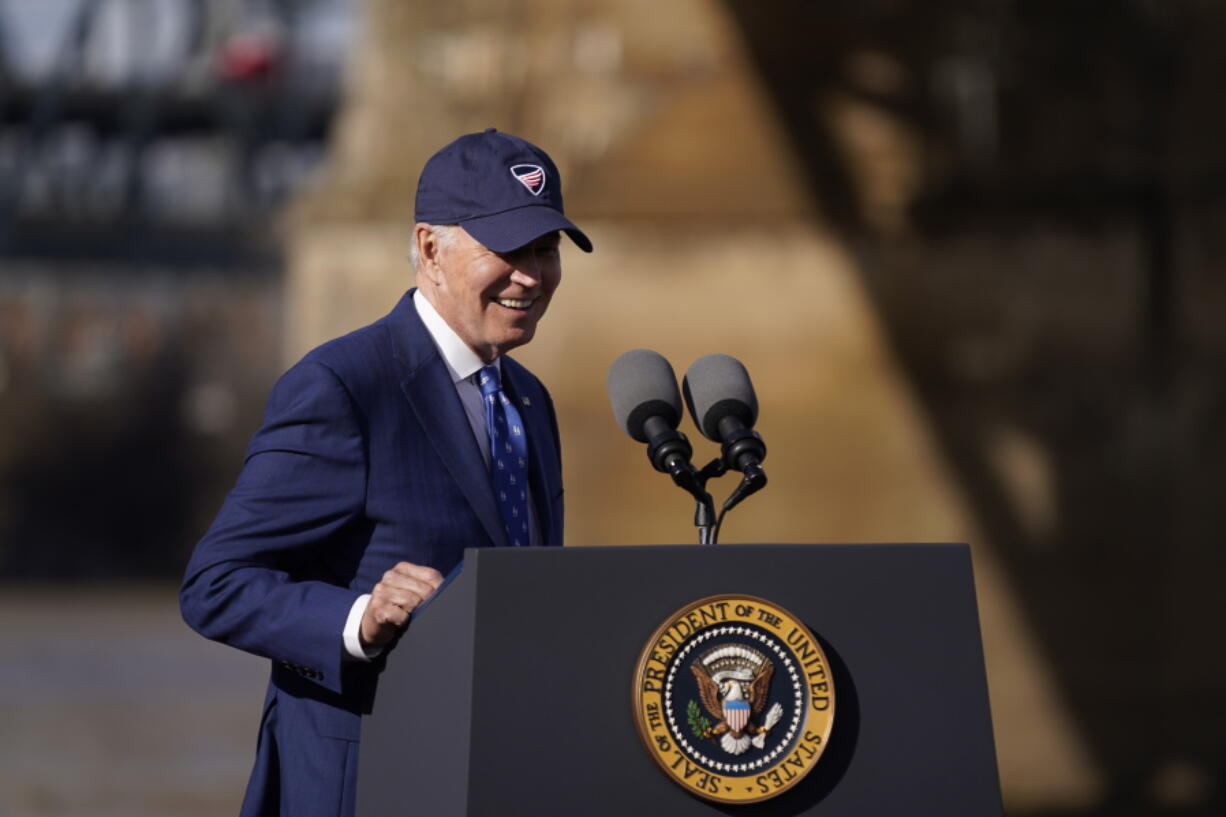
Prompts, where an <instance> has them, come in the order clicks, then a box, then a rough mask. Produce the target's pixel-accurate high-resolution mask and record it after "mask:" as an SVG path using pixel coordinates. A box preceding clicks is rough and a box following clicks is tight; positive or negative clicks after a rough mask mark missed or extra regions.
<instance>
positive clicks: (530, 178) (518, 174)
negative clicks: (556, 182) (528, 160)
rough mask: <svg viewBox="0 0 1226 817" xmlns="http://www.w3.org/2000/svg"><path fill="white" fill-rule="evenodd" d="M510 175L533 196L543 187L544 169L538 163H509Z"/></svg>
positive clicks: (539, 192)
mask: <svg viewBox="0 0 1226 817" xmlns="http://www.w3.org/2000/svg"><path fill="white" fill-rule="evenodd" d="M511 175H512V176H514V177H515V178H517V179H519V182H520V184H522V185H523V186H524V187H526V188H528V192H529V193H531V194H532V195H534V196H539V195H540V194H541V191H542V190H544V189H545V169H544V168H542V167H541V166H540V165H511Z"/></svg>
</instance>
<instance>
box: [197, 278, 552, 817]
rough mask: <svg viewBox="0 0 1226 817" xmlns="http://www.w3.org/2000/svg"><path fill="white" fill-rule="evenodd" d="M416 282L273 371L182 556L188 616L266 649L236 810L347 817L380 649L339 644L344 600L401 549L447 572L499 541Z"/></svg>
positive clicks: (544, 402) (542, 469)
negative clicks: (226, 477)
mask: <svg viewBox="0 0 1226 817" xmlns="http://www.w3.org/2000/svg"><path fill="white" fill-rule="evenodd" d="M411 294H412V293H411V292H410V293H408V294H406V295H405V296H404V297H403V298H402V299H401V301H400V303H399V304H397V306H396V308H395V309H394V310H393V311H392V312H391V314H390V315H388V316H387V317H385V318H383V319H382V320H380V321H378V322H376V323H374V324H372V325H370V326H368V327H365V328H363V329H359V330H358V331H356V332H353V333H351V334H349V335H346V336H344V337H342V338H338V339H337V340H334V341H331V342H330V343H327V344H325V345H323V346H321V347H319V348H318V349H316V350H314V351H313V352H311V353H310V354H308V355H307V356H306V357H305V358H303V359H302V361H300V362H299V363H298V364H297V365H295V366H294V367H293V368H292V369H290V370H289V371H288V372H286V374H285V375H284V376H283V377H282V378H281V380H280V381H279V382H278V383H277V385H276V387H275V388H274V389H273V392H272V396H271V398H270V399H269V402H268V408H267V411H266V412H265V416H264V422H263V425H262V427H261V428H260V430H259V431H258V432H256V434H255V436H254V437H253V438H252V440H251V444H250V446H249V448H248V450H247V458H246V462H245V464H244V466H243V471H242V474H241V475H240V476H239V478H238V483H237V484H236V486H235V487H234V490H233V491H231V493H230V494H229V496H228V497H227V499H226V501H225V504H224V505H223V506H222V508H221V511H220V512H219V513H218V515H217V519H216V520H215V521H214V522H213V525H212V527H211V528H210V529H209V531H208V533H207V534H206V535H205V537H204V538H203V539H202V540H201V541H200V543H199V544H198V545H197V546H196V550H195V552H194V553H193V555H192V558H191V562H190V564H189V565H188V568H187V576H186V579H185V581H184V584H183V589H182V592H181V594H180V600H181V605H182V610H183V617H184V619H185V620H186V621H187V622H188V624H190V625H191V626H192V628H194V629H195V630H197V631H198V632H200V633H201V634H203V635H205V636H207V637H208V638H212V639H216V640H218V641H222V642H224V643H226V644H230V645H232V646H235V647H238V648H239V649H242V650H246V651H248V652H252V653H255V654H256V655H262V656H266V657H268V658H271V659H272V660H273V667H272V679H271V681H270V683H269V688H268V694H267V697H266V699H265V705H264V714H263V720H262V722H261V726H260V736H259V745H258V748H257V751H256V764H255V769H254V771H253V772H252V777H251V782H250V784H249V786H248V789H247V796H246V799H245V800H244V802H243V809H242V814H243V815H244V817H246V816H247V815H274V814H282V815H293V817H310V815H328V817H334V816H335V815H349V814H352V813H353V801H354V794H355V791H356V783H357V781H356V775H357V741H358V736H359V728H360V723H361V717H360V716H361V713H363V712H369V711H370V706H371V702H372V701H373V698H374V693H375V682H376V678H377V675H378V672H379V671H380V670H381V669H382V666H383V661H382V660H376V661H374V662H371V663H364V662H357V661H353V660H350V659H347V658H345V657H344V646H343V644H342V639H341V633H342V631H343V629H344V626H345V621H346V618H347V617H348V615H349V611H350V608H351V607H352V606H353V603H354V601H355V600H356V599H357V597H358V596H359V595H360V594H362V593H368V592H370V590H371V588H372V587H373V586H374V585H375V583H376V582H378V581H379V579H380V577H382V575H383V573H384V572H385V571H386V570H388V568H390V567H391V566H392V565H394V564H395V563H397V562H400V561H409V562H414V563H416V564H423V565H430V566H431V567H434V568H436V569H438V570H439V571H440V572H442V573H444V574H446V573H447V572H448V571H449V570H451V568H453V567H454V566H455V565H456V564H457V563H458V562H459V560H460V558H461V555H462V553H463V549H464V548H465V547H477V546H499V545H505V544H506V538H505V534H504V533H503V529H502V522H501V519H500V517H499V514H498V508H497V506H496V504H495V501H494V496H493V492H492V490H491V488H490V480H489V475H488V472H487V470H486V467H485V462H484V460H483V459H482V456H481V452H480V449H479V448H478V445H477V441H476V439H475V438H474V437H473V432H472V428H471V426H470V425H469V423H468V420H467V418H466V417H465V414H464V410H463V408H462V406H461V405H460V400H459V397H458V396H457V395H456V391H455V387H454V385H453V383H452V382H451V377H450V375H449V373H448V371H447V367H446V365H445V364H444V363H443V360H442V357H441V356H440V355H439V353H438V350H437V348H436V347H435V345H434V342H433V341H432V340H431V338H430V336H429V334H428V332H427V331H426V328H425V326H424V325H423V324H422V323H421V320H420V318H419V317H418V315H417V311H416V309H415V308H414V307H413V304H412V301H411ZM502 365H503V384H504V388H505V389H506V390H507V392H508V396H509V397H510V398H511V399H512V400H514V401H516V403H517V404H518V405H519V406H520V411H521V413H522V415H523V418H524V422H525V424H526V425H527V428H528V442H529V446H530V449H529V453H530V466H529V467H530V474H529V476H530V482H531V488H532V498H533V501H534V502H535V505H536V514H537V520H538V522H539V525H540V529H541V539H542V542H543V543H544V544H546V545H560V544H561V543H562V475H561V458H560V453H559V452H560V449H559V443H558V433H557V422H556V419H555V417H554V411H553V404H552V402H551V401H550V399H549V394H548V393H547V392H546V391H545V388H544V387H543V386H542V385H541V383H540V381H538V380H537V379H536V378H535V377H534V376H533V375H532V374H531V373H530V372H528V370H527V369H525V368H523V367H522V366H520V365H519V364H517V363H515V362H514V361H513V360H510V359H509V358H504V359H503V364H502Z"/></svg>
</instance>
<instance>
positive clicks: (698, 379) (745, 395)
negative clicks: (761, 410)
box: [682, 355, 758, 442]
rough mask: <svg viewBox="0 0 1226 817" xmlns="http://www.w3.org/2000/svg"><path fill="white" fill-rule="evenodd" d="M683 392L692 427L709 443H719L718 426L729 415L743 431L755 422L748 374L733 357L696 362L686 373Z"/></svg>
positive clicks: (754, 401)
mask: <svg viewBox="0 0 1226 817" xmlns="http://www.w3.org/2000/svg"><path fill="white" fill-rule="evenodd" d="M682 389H683V390H684V392H685V404H686V405H687V406H689V409H690V416H691V417H693V418H694V425H696V426H698V430H699V431H701V432H702V435H703V436H704V437H706V438H707V439H709V440H714V441H715V442H720V435H719V422H720V420H722V419H724V418H725V417H728V416H730V415H731V416H734V417H736V418H737V419H739V420H740V421H741V422H742V423H743V424H744V425H745V427H746V428H753V424H754V423H756V422H757V421H758V397H757V395H755V394H754V390H753V383H751V382H749V372H747V371H745V367H744V366H742V365H741V361H739V360H737V359H736V358H734V357H729V356H728V355H706V356H705V357H700V358H698V360H695V361H694V362H693V363H692V364H691V365H690V368H689V369H687V370H686V372H685V380H684V382H683V385H682Z"/></svg>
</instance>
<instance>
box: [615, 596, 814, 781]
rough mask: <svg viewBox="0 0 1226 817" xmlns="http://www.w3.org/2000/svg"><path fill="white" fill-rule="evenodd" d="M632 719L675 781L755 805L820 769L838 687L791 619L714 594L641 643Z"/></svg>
mask: <svg viewBox="0 0 1226 817" xmlns="http://www.w3.org/2000/svg"><path fill="white" fill-rule="evenodd" d="M634 718H635V725H636V726H637V727H638V731H639V735H640V737H642V739H643V743H644V745H645V746H646V747H647V751H648V752H649V753H650V754H651V756H652V757H653V758H654V759H655V761H656V763H657V764H659V766H660V768H661V769H663V770H664V773H665V774H667V775H668V776H669V777H670V778H672V780H674V781H675V782H676V783H677V784H679V785H680V786H682V787H683V788H685V789H688V790H689V791H691V792H693V793H694V794H696V795H699V796H701V797H705V798H707V799H708V800H714V801H717V802H721V803H756V802H759V801H761V800H767V799H770V798H772V797H775V796H776V795H778V794H780V793H782V792H784V791H787V790H788V789H790V788H791V787H792V786H795V785H796V784H797V783H798V782H800V780H801V779H802V778H803V777H804V776H805V775H806V774H808V773H809V772H810V771H811V770H812V769H813V768H814V767H815V766H816V765H817V762H818V760H819V759H820V758H821V756H822V752H823V751H824V750H825V748H826V744H827V743H828V742H829V740H830V731H831V727H832V726H833V724H834V681H833V679H832V678H831V674H830V666H829V664H828V662H827V661H826V655H825V653H824V652H822V648H821V645H820V644H819V643H818V640H817V638H816V637H814V635H813V633H812V632H810V631H809V629H808V628H807V627H806V626H805V625H804V623H803V622H802V621H801V620H800V619H798V618H797V617H796V616H794V615H792V614H791V613H789V612H788V611H787V610H785V609H783V608H782V607H779V606H778V605H776V604H773V603H771V602H769V601H766V600H765V599H760V598H757V597H755V596H744V595H721V596H710V597H708V598H704V599H700V600H698V601H695V602H692V603H691V604H687V605H686V606H685V607H683V608H681V609H680V610H678V611H677V612H676V613H675V614H673V615H672V616H670V617H669V618H667V619H666V620H665V621H664V623H663V624H661V625H660V626H659V627H658V628H657V629H656V631H655V632H654V633H652V635H651V638H650V639H649V640H648V641H647V644H646V646H644V647H643V651H642V654H641V655H640V656H639V661H638V666H637V668H636V669H635V673H634Z"/></svg>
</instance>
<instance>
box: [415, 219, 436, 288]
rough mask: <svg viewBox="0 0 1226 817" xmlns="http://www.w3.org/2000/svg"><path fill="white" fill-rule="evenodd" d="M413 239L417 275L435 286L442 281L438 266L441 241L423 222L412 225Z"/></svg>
mask: <svg viewBox="0 0 1226 817" xmlns="http://www.w3.org/2000/svg"><path fill="white" fill-rule="evenodd" d="M413 241H414V242H416V244H417V275H418V277H419V278H420V277H424V278H426V279H427V280H429V281H430V283H431V284H434V285H435V286H437V285H438V284H440V283H442V269H441V268H440V267H439V253H440V252H441V251H442V242H440V241H439V240H438V235H436V234H435V232H434V229H433V228H432V227H431V226H430V225H429V224H426V223H424V222H418V223H417V224H415V225H413Z"/></svg>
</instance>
